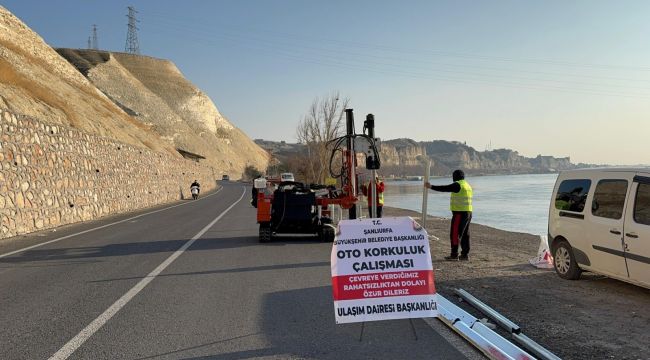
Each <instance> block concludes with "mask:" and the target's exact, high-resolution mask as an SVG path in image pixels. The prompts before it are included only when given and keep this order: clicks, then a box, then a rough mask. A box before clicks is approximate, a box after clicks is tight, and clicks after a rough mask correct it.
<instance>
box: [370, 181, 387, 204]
mask: <svg viewBox="0 0 650 360" xmlns="http://www.w3.org/2000/svg"><path fill="white" fill-rule="evenodd" d="M376 185H379V183H376ZM366 189H368V195H367V198H368V207H370V206H372V202H370V201H371V199H370V198H371V197H372V182H369V183H368V186H366ZM375 189H376V187H375ZM377 195H379V196H378V197H377V199H379V202H378V203H377V205H379V206H384V193H383V192H379V190H377Z"/></svg>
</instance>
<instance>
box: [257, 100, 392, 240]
mask: <svg viewBox="0 0 650 360" xmlns="http://www.w3.org/2000/svg"><path fill="white" fill-rule="evenodd" d="M345 115H346V116H345V120H346V134H345V135H343V136H341V137H339V138H336V139H334V140H332V141H330V142H329V143H328V147H330V148H332V150H331V156H330V164H329V170H330V175H331V176H332V177H333V178H338V179H339V181H340V184H341V187H340V189H336V188H335V187H334V186H332V185H330V186H325V185H315V184H311V185H305V184H303V183H300V182H295V181H284V182H278V181H277V180H276V181H273V180H267V179H263V178H262V179H257V180H255V184H254V186H255V188H256V190H257V191H256V192H257V195H256V206H257V223H258V224H259V240H260V242H268V241H271V240H272V239H273V237H288V236H291V237H306V236H318V237H319V239H320V240H321V241H326V242H331V241H333V240H334V237H335V227H334V225H333V224H332V214H331V210H330V209H331V207H330V205H336V206H340V207H341V208H342V209H346V210H348V218H349V219H356V217H357V214H356V206H355V205H356V202H357V200H358V197H357V194H358V176H357V173H356V166H357V160H356V159H357V157H356V154H357V152H356V151H355V144H356V146H357V147H360V148H363V149H364V150H363V152H365V153H366V168H367V169H370V170H373V171H374V170H376V169H379V167H380V161H379V151H378V150H377V146H376V139H375V137H374V116H373V115H372V114H368V116H367V117H366V121H365V122H364V131H363V133H362V134H356V133H355V129H354V115H353V112H352V109H346V110H345ZM339 160H340V170H338V171H335V170H334V169H333V165H334V163H335V162H337V161H339ZM373 180H374V177H373ZM373 185H374V184H373ZM373 187H374V186H373ZM254 204H255V201H254Z"/></svg>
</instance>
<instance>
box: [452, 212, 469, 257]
mask: <svg viewBox="0 0 650 360" xmlns="http://www.w3.org/2000/svg"><path fill="white" fill-rule="evenodd" d="M470 222H472V212H471V211H453V212H452V217H451V230H450V231H449V236H450V240H451V255H452V256H457V255H458V243H460V249H461V251H460V254H461V255H467V254H469V223H470Z"/></svg>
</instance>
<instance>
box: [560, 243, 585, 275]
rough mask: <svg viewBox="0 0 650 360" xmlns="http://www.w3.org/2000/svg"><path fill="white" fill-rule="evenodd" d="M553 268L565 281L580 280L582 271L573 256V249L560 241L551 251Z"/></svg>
mask: <svg viewBox="0 0 650 360" xmlns="http://www.w3.org/2000/svg"><path fill="white" fill-rule="evenodd" d="M553 267H554V268H555V272H556V273H557V274H558V275H559V276H560V277H561V278H562V279H567V280H577V279H579V278H580V274H581V273H582V270H581V269H580V267H579V266H578V263H577V262H576V257H575V256H573V249H572V248H571V245H569V243H568V242H566V241H560V242H559V243H558V244H557V245H555V248H554V250H553Z"/></svg>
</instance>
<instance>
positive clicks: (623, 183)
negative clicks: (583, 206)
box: [591, 180, 627, 219]
mask: <svg viewBox="0 0 650 360" xmlns="http://www.w3.org/2000/svg"><path fill="white" fill-rule="evenodd" d="M626 194H627V180H600V181H599V182H598V185H596V190H595V191H594V200H593V201H592V202H591V213H592V214H594V216H599V217H604V218H608V219H620V218H622V217H623V206H624V205H625V195H626Z"/></svg>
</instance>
